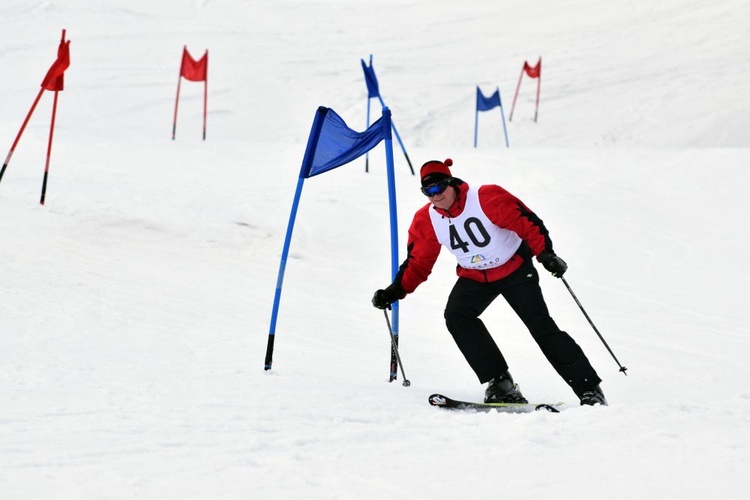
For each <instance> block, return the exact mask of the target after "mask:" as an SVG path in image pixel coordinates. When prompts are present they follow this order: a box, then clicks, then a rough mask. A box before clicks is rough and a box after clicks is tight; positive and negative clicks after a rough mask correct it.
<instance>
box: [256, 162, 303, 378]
mask: <svg viewBox="0 0 750 500" xmlns="http://www.w3.org/2000/svg"><path fill="white" fill-rule="evenodd" d="M304 183H305V178H304V177H300V178H299V180H298V181H297V190H296V192H295V193H294V201H293V202H292V211H291V214H290V215H289V225H288V226H287V228H286V237H285V238H284V248H283V250H282V251H281V263H280V265H279V275H278V277H277V278H276V292H275V293H274V296H273V310H272V312H271V326H270V328H269V330H268V345H267V346H266V364H265V369H266V370H270V369H271V365H272V363H273V343H274V338H275V337H276V320H277V318H278V315H279V302H281V287H282V285H283V284H284V271H285V269H286V261H287V258H288V257H289V246H290V244H291V241H292V232H293V231H294V220H295V219H296V217H297V208H298V207H299V200H300V197H301V196H302V186H303V185H304Z"/></svg>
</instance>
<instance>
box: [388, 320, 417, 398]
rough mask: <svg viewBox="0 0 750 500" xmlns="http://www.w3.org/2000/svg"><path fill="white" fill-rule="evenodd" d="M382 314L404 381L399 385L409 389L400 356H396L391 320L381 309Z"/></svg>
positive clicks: (396, 349)
mask: <svg viewBox="0 0 750 500" xmlns="http://www.w3.org/2000/svg"><path fill="white" fill-rule="evenodd" d="M383 314H384V315H385V323H386V324H387V325H388V333H389V334H390V335H391V346H393V352H394V353H395V354H396V360H397V361H398V366H399V367H400V368H401V376H402V377H404V381H403V382H402V383H401V385H403V386H404V387H409V386H410V385H411V382H409V379H407V378H406V373H404V365H403V363H401V356H399V355H398V344H397V343H396V336H395V335H393V328H391V320H389V319H388V311H386V310H385V309H383Z"/></svg>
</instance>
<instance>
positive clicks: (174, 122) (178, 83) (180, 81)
mask: <svg viewBox="0 0 750 500" xmlns="http://www.w3.org/2000/svg"><path fill="white" fill-rule="evenodd" d="M183 50H184V49H183ZM180 83H182V64H180V76H178V77H177V97H175V100H174V120H173V121H172V140H173V141H174V135H175V132H176V131H177V104H178V103H179V102H180Z"/></svg>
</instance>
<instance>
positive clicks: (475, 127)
mask: <svg viewBox="0 0 750 500" xmlns="http://www.w3.org/2000/svg"><path fill="white" fill-rule="evenodd" d="M478 128H479V106H477V107H476V110H475V111H474V148H476V147H477V130H478Z"/></svg>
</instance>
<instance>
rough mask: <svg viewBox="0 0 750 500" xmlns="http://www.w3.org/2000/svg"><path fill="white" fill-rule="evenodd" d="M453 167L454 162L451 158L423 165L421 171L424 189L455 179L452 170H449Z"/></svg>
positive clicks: (431, 161)
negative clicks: (444, 180)
mask: <svg viewBox="0 0 750 500" xmlns="http://www.w3.org/2000/svg"><path fill="white" fill-rule="evenodd" d="M451 165H453V160H451V159H450V158H447V159H446V160H445V161H438V160H430V161H428V162H427V163H425V164H424V165H422V169H421V170H420V171H419V176H420V177H421V180H422V187H424V186H429V185H430V184H435V183H436V182H439V181H442V180H443V179H449V178H451V177H453V175H452V174H451V170H450V168H448V167H450V166H451Z"/></svg>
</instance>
